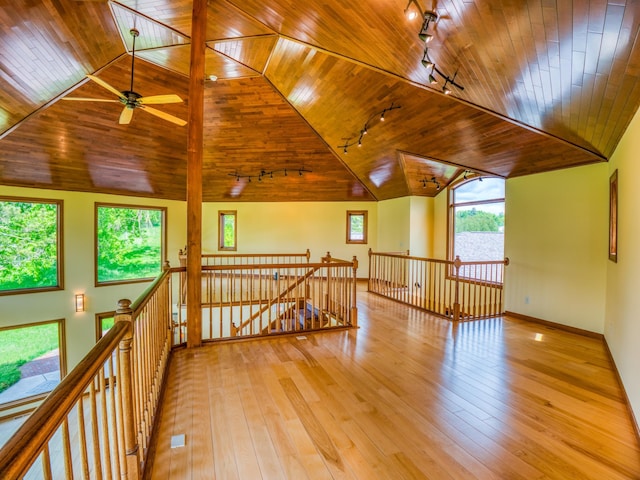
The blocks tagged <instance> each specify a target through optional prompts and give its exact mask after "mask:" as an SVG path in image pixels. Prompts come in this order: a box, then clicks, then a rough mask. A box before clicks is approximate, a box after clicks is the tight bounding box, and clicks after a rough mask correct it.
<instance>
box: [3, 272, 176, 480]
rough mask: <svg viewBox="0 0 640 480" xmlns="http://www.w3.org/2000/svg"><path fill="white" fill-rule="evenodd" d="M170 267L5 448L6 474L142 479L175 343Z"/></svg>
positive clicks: (122, 311) (125, 306)
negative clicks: (144, 463) (142, 470)
mask: <svg viewBox="0 0 640 480" xmlns="http://www.w3.org/2000/svg"><path fill="white" fill-rule="evenodd" d="M170 281H171V275H170V272H169V269H168V267H167V268H165V270H164V272H163V274H162V275H160V276H159V277H158V278H157V279H156V280H155V281H154V282H153V284H152V285H151V286H150V287H149V288H148V289H147V290H146V291H145V293H144V294H143V295H142V296H141V297H140V298H139V300H137V301H136V302H134V303H133V304H131V302H130V301H129V300H120V301H119V302H118V309H117V311H116V315H115V320H116V321H115V324H114V326H113V327H112V328H111V329H110V330H109V331H108V332H107V333H106V334H105V335H104V336H103V337H102V338H101V339H100V340H99V341H98V343H97V344H96V345H95V346H94V347H93V348H92V349H91V351H90V352H89V353H88V354H87V356H86V357H85V358H84V359H83V360H82V361H81V362H80V363H79V364H78V365H77V366H76V368H74V369H73V371H72V372H71V373H69V375H67V376H66V377H65V378H64V379H63V380H62V382H60V384H59V385H58V386H57V387H56V388H55V389H54V390H53V391H52V392H51V393H50V394H49V396H47V398H46V399H45V400H44V402H43V403H42V404H41V405H40V407H38V409H36V410H35V411H34V412H33V414H31V416H30V417H29V418H28V419H27V420H26V421H25V422H24V424H23V425H22V426H21V427H20V428H19V429H18V431H17V432H16V433H15V434H14V435H13V436H12V437H11V438H10V439H9V441H8V442H7V443H6V444H5V446H4V447H3V448H2V450H0V478H1V479H19V478H23V477H25V476H28V477H29V478H45V479H50V478H67V479H71V478H74V477H78V478H97V479H102V478H105V479H111V478H117V479H138V478H139V477H140V472H141V467H142V465H143V462H144V460H145V457H146V453H147V447H148V444H149V438H150V436H151V429H152V425H153V421H154V417H155V413H156V411H157V407H158V401H159V398H160V390H161V386H162V384H163V381H164V377H165V369H166V365H167V362H168V359H169V353H170V348H171V309H170V305H171V300H170V290H171V289H170Z"/></svg>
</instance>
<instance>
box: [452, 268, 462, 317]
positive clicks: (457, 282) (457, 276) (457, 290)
mask: <svg viewBox="0 0 640 480" xmlns="http://www.w3.org/2000/svg"><path fill="white" fill-rule="evenodd" d="M453 266H454V268H455V269H456V273H455V280H454V281H455V284H454V285H455V286H454V288H455V290H454V293H455V296H454V300H453V320H454V321H455V322H457V321H459V320H460V299H459V297H460V267H461V266H462V260H460V256H459V255H456V259H455V260H454V261H453Z"/></svg>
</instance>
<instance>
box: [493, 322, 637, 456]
mask: <svg viewBox="0 0 640 480" xmlns="http://www.w3.org/2000/svg"><path fill="white" fill-rule="evenodd" d="M504 314H505V316H509V317H513V318H517V319H519V320H524V321H525V322H532V323H539V324H541V325H545V326H547V327H550V328H555V329H558V330H564V331H566V332H570V333H575V334H578V335H584V336H585V337H590V338H596V339H600V340H602V344H603V345H604V348H605V350H606V352H607V356H608V357H609V360H610V361H611V365H613V372H614V374H615V376H616V379H617V380H618V385H620V389H621V390H622V395H623V396H624V401H625V404H626V405H627V410H628V411H629V416H630V417H631V423H632V425H633V428H634V431H635V434H636V438H637V440H638V443H639V444H640V423H638V419H637V417H636V416H635V414H634V413H633V409H632V408H631V402H630V401H629V395H627V391H626V390H625V388H624V383H622V377H621V376H620V372H619V371H618V366H617V365H616V361H615V360H614V358H613V355H612V354H611V349H610V348H609V344H608V343H607V339H606V338H605V336H604V335H602V334H601V333H596V332H592V331H590V330H584V329H582V328H576V327H571V326H569V325H563V324H561V323H555V322H550V321H548V320H542V319H540V318H536V317H530V316H528V315H523V314H521V313H515V312H505V313H504Z"/></svg>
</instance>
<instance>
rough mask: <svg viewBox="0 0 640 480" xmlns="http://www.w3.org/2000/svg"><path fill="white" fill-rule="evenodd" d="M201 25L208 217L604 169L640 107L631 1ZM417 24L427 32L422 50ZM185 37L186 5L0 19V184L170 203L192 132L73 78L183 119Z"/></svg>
mask: <svg viewBox="0 0 640 480" xmlns="http://www.w3.org/2000/svg"><path fill="white" fill-rule="evenodd" d="M208 8H209V12H208V28H207V49H206V51H207V53H206V59H205V60H206V73H207V77H206V78H205V79H204V81H205V119H204V125H205V127H204V128H205V132H204V138H205V145H204V151H205V154H204V167H203V199H204V200H205V201H226V200H228V201H313V200H318V201H342V200H384V199H390V198H396V197H401V196H406V195H426V196H434V195H437V194H438V193H439V192H440V191H443V190H444V188H443V187H444V186H446V185H448V184H449V183H450V182H451V181H452V180H453V179H455V178H456V177H458V176H460V175H461V174H463V173H464V172H465V171H466V170H471V171H475V172H481V173H485V174H489V175H496V176H501V177H505V178H508V177H513V176H518V175H527V174H532V173H538V172H544V171H548V170H552V169H558V168H566V167H571V166H577V165H583V164H588V163H593V162H600V161H606V160H607V159H608V158H609V157H610V156H611V154H612V153H613V151H614V149H615V147H616V145H617V144H618V142H619V140H620V138H621V136H622V134H623V133H624V130H625V129H626V127H627V126H628V124H629V122H630V121H631V118H632V117H633V115H634V114H635V112H636V110H637V108H638V106H639V102H640V82H639V81H638V80H639V78H640V46H638V45H637V35H638V22H639V21H640V2H637V1H627V2H625V1H624V0H610V1H606V0H591V1H588V0H587V1H584V0H574V1H569V0H566V1H560V0H555V1H554V0H545V1H520V0H502V1H495V0H464V1H463V0H437V1H434V2H433V3H431V2H430V1H427V2H426V3H424V1H418V0H410V1H409V2H408V3H407V2H406V1H405V0H384V1H383V0H361V1H359V2H345V1H344V0H306V1H304V2H294V1H292V0H210V1H209V5H208ZM425 10H433V11H435V13H436V14H437V20H436V21H435V22H433V23H432V24H430V26H429V33H430V34H433V40H432V41H431V42H430V43H428V44H425V43H424V42H423V41H421V40H420V39H419V38H418V35H417V34H418V32H419V31H420V28H421V24H422V12H424V11H425ZM411 12H414V13H416V14H419V15H417V16H416V18H414V19H409V18H408V17H407V15H406V14H407V13H411ZM131 28H136V29H137V30H138V31H139V32H140V35H139V36H138V37H137V38H136V60H135V70H134V72H135V76H134V78H133V88H131V82H132V78H131V58H132V57H131V55H130V54H131V50H132V40H133V37H132V36H131V34H130V29H131ZM190 35H191V2H190V1H186V0H179V1H167V0H123V1H120V2H107V1H101V0H43V1H42V2H33V1H30V0H16V1H12V2H8V1H5V2H3V3H2V7H1V10H0V52H2V53H1V54H0V184H3V185H17V186H30V187H39V188H53V189H65V190H75V191H90V192H105V193H115V194H127V195H137V196H147V197H157V198H167V199H177V200H184V199H185V196H186V193H185V192H186V165H185V164H186V158H187V155H186V138H187V129H188V126H184V127H180V126H176V125H174V124H172V123H169V122H166V121H165V120H163V119H161V118H158V117H157V116H154V115H150V114H149V113H148V111H147V112H145V111H144V108H138V109H135V110H134V112H135V113H134V115H133V119H132V121H131V123H130V124H128V125H119V124H118V118H119V116H120V112H121V111H122V108H123V105H122V104H121V103H120V102H119V101H117V97H116V96H115V95H114V94H113V93H111V92H109V91H108V90H107V89H105V88H103V87H102V86H100V85H99V84H97V83H96V82H94V81H90V80H88V79H87V78H86V75H87V74H93V75H95V76H96V77H98V78H99V79H100V80H102V81H104V82H107V83H108V84H109V85H112V86H114V87H115V88H116V90H118V91H126V90H134V89H135V91H136V92H139V93H140V94H142V95H143V96H150V95H161V94H167V93H175V94H178V95H179V96H180V97H182V98H183V99H184V100H185V101H184V102H183V103H178V104H166V105H164V104H163V105H157V106H155V105H154V108H156V109H157V110H160V111H162V112H166V113H169V114H171V115H173V116H176V117H178V118H182V119H186V118H187V109H188V97H189V95H188V94H189V92H188V84H189V82H188V78H187V76H188V73H189V55H190ZM425 45H427V46H428V51H427V53H426V55H425V52H424V49H425ZM423 58H428V59H429V60H431V61H433V62H434V63H435V68H434V69H431V68H425V67H424V66H423V64H422V62H421V60H422V59H423ZM430 74H433V76H434V77H435V79H436V80H438V84H431V83H430ZM454 74H455V78H454ZM445 76H446V77H447V78H448V79H454V80H455V85H453V86H451V84H447V86H449V87H450V88H451V90H452V93H451V95H445V94H444V93H443V83H444V82H445V80H446V78H445ZM210 77H211V78H214V79H215V80H212V79H211V78H210ZM64 97H67V98H68V97H90V98H98V99H104V100H111V101H112V102H88V101H87V102H85V101H73V102H72V101H62V100H61V99H62V98H64ZM113 100H115V101H113ZM398 107H399V108H398ZM383 112H384V117H385V121H384V122H381V121H380V120H379V118H380V116H381V114H382V113H383ZM365 132H366V134H365ZM359 143H361V146H359V145H358V144H359ZM437 187H440V188H437Z"/></svg>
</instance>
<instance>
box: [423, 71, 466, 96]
mask: <svg viewBox="0 0 640 480" xmlns="http://www.w3.org/2000/svg"><path fill="white" fill-rule="evenodd" d="M436 75H440V76H441V77H442V78H443V80H444V85H443V86H442V93H444V94H445V95H451V88H450V86H451V85H453V86H454V87H456V88H458V89H459V90H464V87H463V86H462V85H460V84H459V83H456V76H457V75H458V72H457V71H456V73H454V74H453V77H449V76H447V75H445V74H444V73H443V72H442V71H441V70H439V69H438V67H436V66H435V65H433V66H432V67H431V73H430V74H429V83H430V84H431V85H436V84H437V83H438V80H437V79H436Z"/></svg>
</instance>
